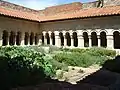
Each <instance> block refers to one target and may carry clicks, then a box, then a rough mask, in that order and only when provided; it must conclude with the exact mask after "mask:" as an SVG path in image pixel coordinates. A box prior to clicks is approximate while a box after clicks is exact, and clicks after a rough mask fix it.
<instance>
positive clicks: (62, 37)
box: [59, 32, 64, 46]
mask: <svg viewBox="0 0 120 90" xmlns="http://www.w3.org/2000/svg"><path fill="white" fill-rule="evenodd" d="M59 37H60V40H61V46H64V36H63V33H62V32H60V33H59Z"/></svg>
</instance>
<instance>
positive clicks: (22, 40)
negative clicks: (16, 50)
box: [21, 32, 25, 46]
mask: <svg viewBox="0 0 120 90" xmlns="http://www.w3.org/2000/svg"><path fill="white" fill-rule="evenodd" d="M24 42H25V32H21V45H22V46H24V45H25V43H24Z"/></svg>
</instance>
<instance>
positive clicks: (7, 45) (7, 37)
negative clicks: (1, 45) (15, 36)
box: [7, 32, 10, 46]
mask: <svg viewBox="0 0 120 90" xmlns="http://www.w3.org/2000/svg"><path fill="white" fill-rule="evenodd" d="M7 39H8V42H7V46H9V45H10V44H9V41H10V32H8V37H7Z"/></svg>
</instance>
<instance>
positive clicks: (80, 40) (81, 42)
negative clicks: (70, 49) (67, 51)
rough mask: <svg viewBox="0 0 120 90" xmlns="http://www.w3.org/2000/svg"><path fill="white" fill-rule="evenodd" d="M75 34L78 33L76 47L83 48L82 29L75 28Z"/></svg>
mask: <svg viewBox="0 0 120 90" xmlns="http://www.w3.org/2000/svg"><path fill="white" fill-rule="evenodd" d="M77 35H78V47H80V48H84V38H83V34H82V30H77Z"/></svg>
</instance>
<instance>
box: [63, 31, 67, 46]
mask: <svg viewBox="0 0 120 90" xmlns="http://www.w3.org/2000/svg"><path fill="white" fill-rule="evenodd" d="M63 36H64V47H67V39H66V31H63Z"/></svg>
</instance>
